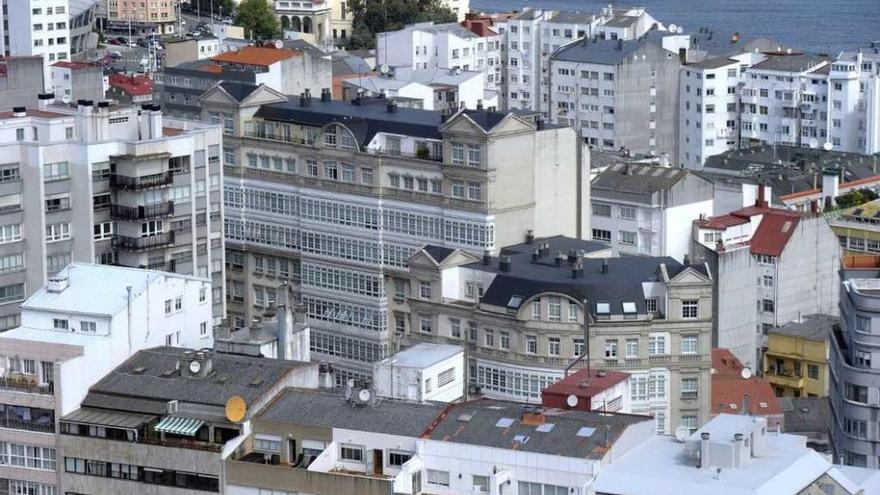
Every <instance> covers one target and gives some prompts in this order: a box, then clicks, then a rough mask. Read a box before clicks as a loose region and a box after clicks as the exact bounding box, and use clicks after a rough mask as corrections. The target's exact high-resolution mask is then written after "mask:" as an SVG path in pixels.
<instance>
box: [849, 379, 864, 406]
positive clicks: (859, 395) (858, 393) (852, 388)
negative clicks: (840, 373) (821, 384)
mask: <svg viewBox="0 0 880 495" xmlns="http://www.w3.org/2000/svg"><path fill="white" fill-rule="evenodd" d="M846 400H850V401H853V402H858V403H861V404H867V403H868V387H863V386H861V385H853V384H851V383H847V384H846Z"/></svg>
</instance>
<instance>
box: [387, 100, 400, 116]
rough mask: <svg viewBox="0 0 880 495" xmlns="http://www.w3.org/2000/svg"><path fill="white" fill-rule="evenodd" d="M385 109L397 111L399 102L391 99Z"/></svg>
mask: <svg viewBox="0 0 880 495" xmlns="http://www.w3.org/2000/svg"><path fill="white" fill-rule="evenodd" d="M385 109H386V110H387V111H388V113H395V112H397V102H395V101H394V100H392V101H389V102H388V104H387V105H385Z"/></svg>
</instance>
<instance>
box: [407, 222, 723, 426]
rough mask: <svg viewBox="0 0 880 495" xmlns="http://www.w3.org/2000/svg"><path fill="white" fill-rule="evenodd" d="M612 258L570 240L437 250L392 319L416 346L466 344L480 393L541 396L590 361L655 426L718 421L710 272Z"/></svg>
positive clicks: (416, 273) (423, 259)
mask: <svg viewBox="0 0 880 495" xmlns="http://www.w3.org/2000/svg"><path fill="white" fill-rule="evenodd" d="M609 251H610V250H609V249H608V248H607V246H606V245H604V244H603V243H597V242H593V241H581V240H577V239H571V238H567V237H562V236H555V237H549V238H535V239H531V240H527V242H526V243H518V244H516V245H507V246H504V247H503V248H502V249H501V254H500V256H497V257H484V258H483V259H480V258H479V257H476V256H473V255H469V254H467V253H464V252H462V251H461V250H452V249H448V248H447V249H442V248H438V247H436V246H428V247H426V248H424V249H423V250H422V251H420V252H419V253H417V254H416V255H414V256H413V257H412V258H411V259H410V261H409V268H410V273H409V279H408V280H405V281H400V280H395V281H394V291H395V292H394V293H395V298H394V304H393V305H392V307H391V309H392V310H393V311H394V319H395V323H396V325H398V327H399V328H400V330H401V331H405V332H406V334H407V335H408V336H409V338H410V339H411V340H414V341H431V342H433V341H438V342H446V343H457V344H458V345H464V346H466V347H467V349H468V353H467V356H466V357H467V360H468V370H469V372H468V377H469V380H470V383H471V384H472V386H473V392H474V393H475V394H482V395H485V396H488V397H492V398H500V399H506V400H517V401H522V402H534V401H538V400H540V398H541V390H542V389H544V388H546V387H547V386H549V385H551V384H553V383H555V382H557V381H558V380H559V379H561V378H562V377H563V375H564V370H565V369H566V368H569V367H576V368H583V367H586V364H587V360H589V363H590V364H591V366H592V367H593V368H595V369H606V370H614V371H625V372H627V373H629V374H630V390H629V403H630V405H631V408H632V409H631V410H632V412H633V413H636V414H647V415H653V416H654V420H655V422H656V428H657V431H659V432H665V433H671V432H673V431H674V430H675V429H676V428H677V427H678V426H680V425H685V426H687V427H688V428H691V429H696V428H697V427H698V426H699V425H700V424H702V423H703V422H705V421H707V420H708V419H709V396H708V394H709V381H710V377H709V375H710V370H711V360H710V356H709V354H710V341H711V327H712V323H711V322H712V313H711V308H712V295H711V293H712V279H711V276H710V275H709V274H708V272H707V271H706V268H705V267H703V266H695V265H694V266H688V265H682V264H681V263H679V262H677V261H675V260H673V259H672V258H668V257H647V256H645V257H625V258H606V256H609V254H610V253H609ZM585 300H586V301H587V309H586V310H585V309H584V301H585ZM585 317H586V319H587V321H586V322H585V321H584V318H585ZM587 333H589V336H588V337H587V338H586V339H585V337H586V334H587ZM590 349H592V351H590ZM621 406H622V404H609V405H608V410H610V411H616V410H619V409H620V407H621Z"/></svg>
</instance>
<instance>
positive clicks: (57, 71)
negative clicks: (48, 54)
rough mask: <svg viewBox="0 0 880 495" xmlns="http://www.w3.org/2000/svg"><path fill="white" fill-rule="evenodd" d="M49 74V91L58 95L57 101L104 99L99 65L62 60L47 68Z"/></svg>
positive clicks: (102, 80) (101, 71) (102, 72)
mask: <svg viewBox="0 0 880 495" xmlns="http://www.w3.org/2000/svg"><path fill="white" fill-rule="evenodd" d="M49 74H50V77H51V82H50V84H49V87H50V88H51V90H50V91H51V92H52V93H55V94H56V95H58V99H59V100H63V101H68V102H71V101H77V100H94V101H99V100H103V99H104V84H105V82H104V70H103V69H102V68H101V66H100V65H97V64H87V63H85V62H68V61H66V60H62V61H60V62H55V63H54V64H52V66H51V67H49ZM32 106H36V105H32Z"/></svg>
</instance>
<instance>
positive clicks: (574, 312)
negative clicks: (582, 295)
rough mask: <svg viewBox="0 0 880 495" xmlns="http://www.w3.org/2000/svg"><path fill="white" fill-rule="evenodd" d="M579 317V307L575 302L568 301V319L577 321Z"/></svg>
mask: <svg viewBox="0 0 880 495" xmlns="http://www.w3.org/2000/svg"><path fill="white" fill-rule="evenodd" d="M577 319H578V307H577V305H576V304H575V303H573V302H569V303H568V321H571V322H575V321H577Z"/></svg>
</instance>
